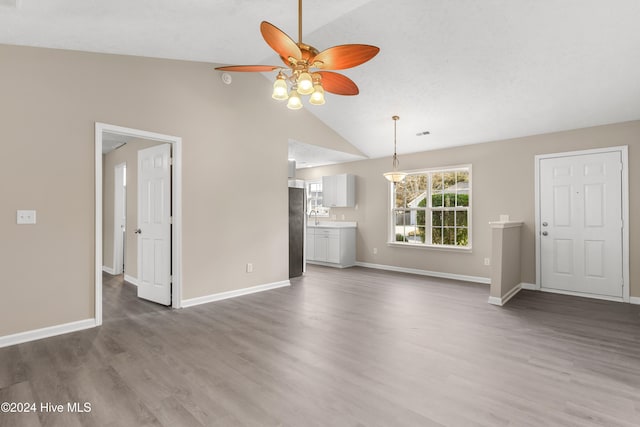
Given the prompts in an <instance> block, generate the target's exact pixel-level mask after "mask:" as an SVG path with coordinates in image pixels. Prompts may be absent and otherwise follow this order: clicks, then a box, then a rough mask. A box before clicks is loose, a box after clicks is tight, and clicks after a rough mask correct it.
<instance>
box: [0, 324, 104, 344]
mask: <svg viewBox="0 0 640 427" xmlns="http://www.w3.org/2000/svg"><path fill="white" fill-rule="evenodd" d="M94 327H96V319H85V320H78V321H77V322H71V323H64V324H62V325H55V326H49V327H46V328H41V329H34V330H32V331H26V332H20V333H17V334H12V335H5V336H3V337H0V348H2V347H8V346H10V345H16V344H21V343H23V342H28V341H35V340H39V339H42V338H49V337H54V336H56V335H62V334H68V333H69V332H76V331H81V330H83V329H89V328H94Z"/></svg>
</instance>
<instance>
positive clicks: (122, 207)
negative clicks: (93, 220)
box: [113, 162, 127, 275]
mask: <svg viewBox="0 0 640 427" xmlns="http://www.w3.org/2000/svg"><path fill="white" fill-rule="evenodd" d="M113 181H114V183H113V193H114V197H113V274H114V275H120V274H124V272H125V259H126V257H125V251H126V233H127V164H126V162H124V163H119V164H117V165H116V166H115V168H114V171H113Z"/></svg>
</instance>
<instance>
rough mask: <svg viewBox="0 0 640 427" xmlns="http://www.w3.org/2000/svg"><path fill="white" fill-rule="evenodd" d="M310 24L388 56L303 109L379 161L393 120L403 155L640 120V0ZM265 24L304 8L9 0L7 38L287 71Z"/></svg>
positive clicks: (572, 1) (356, 14)
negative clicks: (351, 86)
mask: <svg viewBox="0 0 640 427" xmlns="http://www.w3.org/2000/svg"><path fill="white" fill-rule="evenodd" d="M11 4H17V5H18V6H17V7H11ZM303 15H304V16H303V22H304V27H303V29H304V35H303V41H305V42H306V43H308V44H312V45H313V46H315V47H317V48H318V49H320V50H322V49H325V48H327V47H330V46H333V45H338V44H344V43H366V44H373V45H377V46H379V47H380V48H381V52H380V54H379V55H378V56H377V57H375V58H374V59H373V60H371V61H370V62H368V63H366V64H364V65H362V66H360V67H357V68H354V69H351V70H346V71H345V72H344V73H345V74H346V75H348V76H349V77H351V78H352V79H353V80H354V81H355V82H356V83H357V84H358V85H359V87H360V92H361V93H360V95H358V96H356V97H339V96H335V95H328V96H327V103H326V104H325V105H324V106H322V107H313V106H310V105H308V104H305V107H306V108H308V109H309V110H310V111H312V112H313V113H314V114H315V115H317V117H319V118H320V119H321V120H322V121H324V122H325V123H326V124H327V125H328V126H330V127H331V128H333V129H334V130H335V131H337V132H338V133H339V134H341V135H342V136H343V137H344V138H346V139H347V140H348V141H349V142H351V143H352V144H353V145H354V146H355V147H357V148H358V149H359V150H360V151H362V152H363V153H365V154H366V155H368V156H370V157H381V156H388V155H390V154H391V152H392V150H393V122H392V120H391V116H392V115H394V114H398V115H399V116H400V121H399V122H398V153H399V154H403V153H409V152H415V151H423V150H430V149H435V148H442V147H449V146H455V145H463V144H472V143H479V142H484V141H491V140H496V139H504V138H512V137H518V136H525V135H532V134H540V133H546V132H553V131H559V130H565V129H573V128H580V127H587V126H594V125H600V124H606V123H613V122H620V121H626V120H635V119H640V79H639V78H638V76H640V31H638V22H640V1H638V0H616V1H611V2H608V1H602V0H562V1H558V0H500V1H498V0H483V1H477V0H455V1H451V0H414V1H409V0H400V1H393V2H391V1H388V0H371V1H366V0H355V1H349V2H345V1H338V0H306V1H305V3H304V10H303ZM262 20H267V21H269V22H271V23H273V24H274V25H276V26H278V27H279V28H281V29H282V30H284V31H285V32H287V33H288V34H289V35H290V36H292V37H293V38H297V36H296V35H297V2H296V1H295V0H271V1H268V2H265V1H263V0H262V1H260V0H237V1H222V0H184V1H173V0H137V1H130V0H126V1H125V0H111V1H87V0H56V1H45V0H20V1H18V2H15V1H4V0H3V1H2V3H0V43H6V44H18V45H31V46H43V47H54V48H65V49H75V50H86V51H95V52H109V53H120V54H129V55H141V56H152V57H163V58H174V59H187V60H197V61H206V62H212V63H215V64H253V63H265V64H269V63H272V64H278V63H279V62H278V60H277V58H276V55H275V54H273V53H272V52H271V51H270V49H269V47H268V46H267V45H266V44H265V43H264V41H263V40H262V38H261V36H260V32H259V24H260V22H261V21H262ZM215 72H216V71H213V70H212V73H215ZM265 76H266V77H268V78H269V79H272V78H273V77H274V76H273V75H271V74H265ZM274 102H275V101H274ZM282 108H286V107H285V106H284V105H283V106H282ZM424 130H428V131H430V132H431V134H430V135H427V136H421V137H417V136H416V133H418V132H422V131H424Z"/></svg>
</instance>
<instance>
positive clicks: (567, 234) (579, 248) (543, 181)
mask: <svg viewBox="0 0 640 427" xmlns="http://www.w3.org/2000/svg"><path fill="white" fill-rule="evenodd" d="M628 206H629V205H628V171H627V147H612V148H606V149H595V150H585V151H575V152H568V153H556V154H548V155H540V156H536V248H537V250H536V264H537V278H536V281H537V283H536V287H537V288H538V289H540V290H543V291H547V292H556V293H563V294H570V295H578V296H584V297H590V298H597V299H606V300H613V301H626V302H628V301H629V229H628V216H629V213H628V212H629V208H628Z"/></svg>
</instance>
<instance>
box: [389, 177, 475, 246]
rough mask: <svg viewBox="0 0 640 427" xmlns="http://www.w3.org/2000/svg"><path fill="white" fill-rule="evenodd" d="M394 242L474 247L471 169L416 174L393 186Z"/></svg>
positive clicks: (391, 229)
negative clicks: (472, 242)
mask: <svg viewBox="0 0 640 427" xmlns="http://www.w3.org/2000/svg"><path fill="white" fill-rule="evenodd" d="M391 185H392V186H393V187H392V199H391V227H390V231H391V236H390V240H389V241H390V243H393V244H401V245H407V246H438V247H456V248H467V249H468V248H471V166H470V165H469V166H460V167H451V168H446V169H437V170H436V169H434V170H427V171H422V172H414V173H410V174H409V175H407V177H406V178H405V180H404V181H403V182H401V183H397V184H391Z"/></svg>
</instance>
